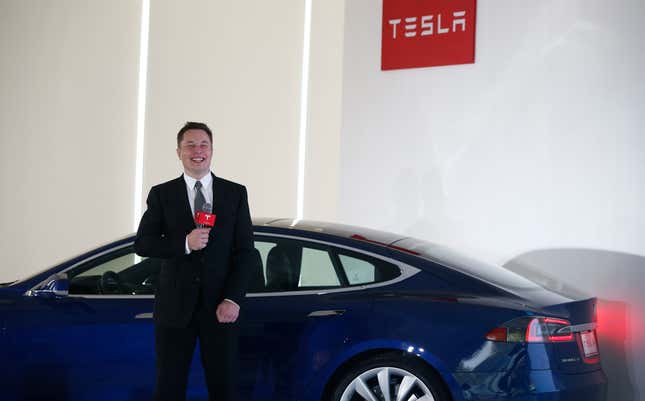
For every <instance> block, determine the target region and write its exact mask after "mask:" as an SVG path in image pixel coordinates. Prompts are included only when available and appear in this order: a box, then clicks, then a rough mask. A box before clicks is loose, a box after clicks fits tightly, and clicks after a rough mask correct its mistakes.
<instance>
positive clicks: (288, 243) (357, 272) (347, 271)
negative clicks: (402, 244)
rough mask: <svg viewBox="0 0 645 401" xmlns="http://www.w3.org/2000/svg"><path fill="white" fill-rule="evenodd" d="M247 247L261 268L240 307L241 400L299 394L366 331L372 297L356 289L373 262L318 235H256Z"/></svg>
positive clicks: (370, 277)
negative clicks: (258, 257)
mask: <svg viewBox="0 0 645 401" xmlns="http://www.w3.org/2000/svg"><path fill="white" fill-rule="evenodd" d="M255 246H256V249H258V251H259V252H260V254H261V256H262V266H263V267H262V271H261V272H256V275H257V277H255V278H254V280H252V281H253V283H254V284H253V285H252V288H251V290H250V292H249V293H248V294H247V299H246V301H245V306H244V310H243V312H242V314H241V324H242V327H241V339H240V340H241V348H242V349H243V350H244V351H243V355H242V357H243V360H242V366H243V369H242V372H243V375H242V391H243V394H244V396H245V399H249V400H257V401H269V400H278V399H284V400H287V399H301V398H304V397H303V395H304V393H305V392H307V391H310V390H311V388H310V384H311V383H312V380H315V379H314V378H315V377H317V374H319V373H320V372H321V371H322V369H324V367H325V366H326V364H327V363H329V362H330V361H331V360H332V359H333V358H334V357H335V356H336V355H338V354H339V353H340V352H342V350H343V349H344V348H346V347H348V346H350V345H351V344H352V343H353V342H357V341H361V340H363V339H364V337H365V336H369V332H370V325H371V321H372V320H371V319H369V316H370V311H371V308H372V302H371V299H370V297H369V295H368V293H367V292H366V291H362V290H363V289H364V285H365V284H371V283H373V282H374V281H375V273H374V270H377V269H376V267H375V266H374V265H375V263H373V262H372V261H371V260H369V259H370V258H369V257H368V256H365V255H361V254H359V253H355V252H349V251H344V250H341V249H337V248H336V247H334V246H333V245H331V244H325V243H322V242H316V241H311V240H305V239H298V238H288V237H280V236H272V235H256V238H255ZM341 258H343V259H344V260H345V263H344V264H343V263H342V262H341ZM370 266H371V269H372V271H371V273H370V271H369V270H370ZM389 268H390V269H391V270H392V272H394V273H393V274H396V272H398V269H397V268H396V266H394V265H390V266H389Z"/></svg>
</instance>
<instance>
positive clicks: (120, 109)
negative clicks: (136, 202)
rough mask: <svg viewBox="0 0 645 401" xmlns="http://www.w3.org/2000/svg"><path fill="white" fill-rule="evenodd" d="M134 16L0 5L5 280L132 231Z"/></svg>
mask: <svg viewBox="0 0 645 401" xmlns="http://www.w3.org/2000/svg"><path fill="white" fill-rule="evenodd" d="M139 20H140V4H139V3H138V2H132V1H129V0H118V1H110V2H106V1H100V0H89V1H88V0H64V1H35V0H28V1H23V0H2V1H0V55H1V56H0V185H1V186H2V196H1V197H0V238H1V239H2V241H0V254H1V255H2V258H3V262H2V267H1V268H0V282H5V281H11V280H15V279H17V278H19V277H24V276H26V275H28V274H29V273H32V272H34V271H39V270H42V269H44V268H45V267H49V266H51V265H53V263H54V262H57V261H59V260H61V259H63V258H68V257H70V256H72V255H74V254H77V253H79V252H81V251H84V250H87V249H90V248H92V247H94V246H96V245H97V244H101V243H105V242H107V241H111V240H113V239H115V238H117V237H118V236H121V235H123V234H124V233H126V232H129V231H130V230H131V226H132V223H131V221H132V217H131V216H132V213H133V211H132V210H133V207H132V204H133V202H132V198H133V186H134V176H133V173H132V172H133V170H132V169H133V166H134V158H135V150H134V147H133V146H132V138H133V136H132V133H133V132H134V130H135V128H136V93H137V92H136V88H137V63H138V48H137V47H133V45H132V43H138V41H137V40H136V38H138V35H139ZM133 38H134V39H133Z"/></svg>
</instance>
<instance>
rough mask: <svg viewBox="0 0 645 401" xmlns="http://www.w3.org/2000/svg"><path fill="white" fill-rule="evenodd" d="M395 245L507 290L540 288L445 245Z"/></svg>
mask: <svg viewBox="0 0 645 401" xmlns="http://www.w3.org/2000/svg"><path fill="white" fill-rule="evenodd" d="M393 245H395V246H397V247H402V248H405V249H408V250H410V251H414V252H417V253H418V254H419V255H420V256H421V257H423V258H425V259H429V260H432V261H436V262H439V263H441V264H443V265H446V266H448V267H450V268H452V269H454V270H457V271H460V272H462V273H464V274H467V275H469V276H473V277H476V278H478V279H480V280H483V281H485V282H487V283H490V284H493V285H495V286H498V287H503V288H506V289H531V288H536V287H539V285H538V284H536V283H534V282H533V281H531V280H529V279H527V278H525V277H523V276H520V275H519V274H516V273H513V272H511V271H509V270H507V269H505V268H503V267H501V266H497V265H494V264H489V263H485V262H482V261H480V260H477V259H474V258H472V257H470V256H467V255H464V254H463V253H461V252H457V251H455V250H453V249H451V248H449V247H447V246H445V245H439V244H435V243H432V242H429V241H423V240H419V239H415V238H405V239H402V240H400V241H397V242H395V243H394V244H393Z"/></svg>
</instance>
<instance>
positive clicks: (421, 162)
mask: <svg viewBox="0 0 645 401" xmlns="http://www.w3.org/2000/svg"><path fill="white" fill-rule="evenodd" d="M381 4H382V3H381V2H380V1H374V0H352V1H349V2H347V6H346V14H345V21H346V22H345V50H344V70H343V72H344V75H343V79H344V85H343V89H344V92H343V126H342V137H341V185H340V201H339V218H340V219H341V220H343V221H345V222H348V223H352V224H359V225H366V226H372V227H376V228H381V229H386V230H390V231H395V232H401V233H405V234H408V235H411V236H417V237H421V238H426V239H430V240H434V241H437V242H443V243H446V244H449V245H453V246H456V247H459V248H463V249H468V250H470V251H471V252H475V253H477V254H479V255H480V257H483V258H484V259H487V260H489V261H493V262H496V263H500V264H503V263H506V262H518V260H519V261H520V262H521V261H522V260H525V259H522V258H520V256H522V255H526V254H527V253H529V252H531V251H538V250H542V251H543V250H553V249H557V248H567V249H574V250H580V249H586V250H589V251H591V252H602V251H609V253H608V254H609V255H625V254H630V255H636V256H638V255H640V257H643V256H644V255H645V241H644V240H643V239H642V235H639V234H640V231H641V230H642V227H645V212H643V211H642V207H641V205H642V204H643V203H644V202H645V186H643V185H642V183H643V182H645V157H643V154H644V153H645V152H644V151H645V137H643V136H642V135H641V131H642V128H641V127H642V126H643V125H644V124H643V123H644V122H645V121H644V120H645V117H644V116H645V114H644V113H643V112H644V111H645V80H643V79H642V70H643V65H644V63H645V44H644V43H643V41H642V40H641V39H642V37H643V36H644V35H645V25H643V24H642V18H643V16H645V3H643V2H640V1H635V0H621V1H617V2H607V1H601V0H593V1H584V2H583V1H567V2H562V1H556V0H550V1H542V2H531V1H526V0H524V1H518V0H496V1H491V0H480V1H479V2H478V21H477V41H476V43H477V49H476V63H475V64H473V65H461V66H448V67H435V68H424V69H413V70H398V71H389V72H382V71H380V33H381V25H380V24H381V14H382V8H381ZM518 258H519V259H518ZM554 258H555V256H553V257H552V258H546V259H545V258H543V257H541V258H529V259H530V261H531V263H535V262H536V261H539V263H538V265H537V266H536V265H535V264H533V265H532V267H533V268H534V269H538V270H539V271H541V272H542V273H543V274H545V275H547V276H549V277H553V278H552V279H551V280H552V281H553V280H555V281H557V282H559V283H560V284H558V285H560V286H565V285H569V286H572V287H574V288H575V289H577V290H579V291H581V292H585V293H589V294H594V295H597V296H599V297H600V298H602V299H605V300H607V301H612V302H622V303H624V304H625V305H627V306H628V307H629V308H628V309H629V310H630V311H631V320H630V322H629V323H630V328H629V330H630V331H629V336H628V338H626V339H625V341H626V345H625V347H626V349H627V355H626V361H625V364H626V365H627V372H628V377H629V378H630V382H631V384H632V385H633V386H634V388H633V391H630V392H623V393H618V392H616V391H620V390H618V389H616V387H615V386H614V387H613V388H612V391H613V393H612V394H613V395H619V396H620V398H613V399H612V400H614V399H616V400H618V399H620V400H621V401H622V400H626V399H627V400H632V399H639V398H638V396H639V394H640V395H642V394H645V383H644V382H643V379H642V377H645V345H643V341H642V339H643V336H642V333H643V332H644V331H645V322H643V320H642V319H640V318H637V316H642V315H643V314H645V299H644V298H643V296H642V295H640V294H641V288H642V285H643V277H644V276H645V265H643V264H640V265H637V264H634V262H633V261H632V262H630V263H631V264H632V265H631V266H629V267H625V266H623V267H617V266H615V265H614V264H613V263H612V261H614V262H618V263H621V262H622V261H624V260H625V258H624V257H622V256H618V257H615V258H611V257H610V258H609V259H607V258H605V259H603V260H604V261H605V262H606V264H605V265H603V266H602V272H603V273H602V274H603V277H606V278H607V279H608V280H606V281H602V282H601V281H598V280H596V279H595V278H594V277H595V274H600V273H599V269H598V266H596V267H595V268H589V270H587V268H588V266H585V265H584V264H576V265H573V266H567V267H568V268H569V269H573V270H574V271H575V272H576V274H574V275H566V274H562V273H561V270H557V269H556V268H555V267H551V269H550V268H549V267H550V266H551V263H550V262H552V261H554ZM569 260H570V259H569ZM630 260H631V259H630ZM559 261H561V259H558V262H559ZM511 265H512V266H514V267H515V268H518V269H519V267H518V266H520V265H521V263H515V264H513V263H509V266H511ZM557 267H558V269H562V268H563V266H562V265H559V264H558V266H557ZM618 271H619V272H620V274H621V275H622V276H619V277H613V279H614V280H615V281H620V283H621V284H620V285H619V287H620V288H622V289H623V291H620V292H617V291H614V290H612V288H611V287H612V280H611V278H612V277H611V272H618ZM568 280H571V283H569V282H568ZM562 282H564V284H562ZM606 356H607V357H608V355H606ZM608 373H609V374H610V379H611V376H612V375H613V374H614V373H613V372H608ZM629 397H631V398H629Z"/></svg>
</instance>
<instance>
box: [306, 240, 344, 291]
mask: <svg viewBox="0 0 645 401" xmlns="http://www.w3.org/2000/svg"><path fill="white" fill-rule="evenodd" d="M311 286H313V287H320V286H325V287H326V286H331V287H338V286H340V280H339V279H338V275H337V274H336V271H335V270H334V264H333V263H332V261H331V257H330V256H329V252H327V251H321V250H318V249H311V248H303V250H302V268H301V269H300V281H299V282H298V287H311Z"/></svg>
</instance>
